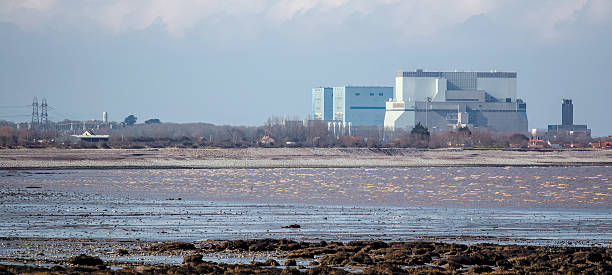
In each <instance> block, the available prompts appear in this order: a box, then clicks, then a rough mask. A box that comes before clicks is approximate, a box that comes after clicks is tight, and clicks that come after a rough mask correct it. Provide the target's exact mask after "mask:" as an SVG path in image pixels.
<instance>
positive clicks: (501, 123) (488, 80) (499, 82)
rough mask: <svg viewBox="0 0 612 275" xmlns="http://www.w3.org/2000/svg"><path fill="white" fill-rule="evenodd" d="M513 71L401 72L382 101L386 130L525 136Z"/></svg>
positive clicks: (522, 109) (524, 119)
mask: <svg viewBox="0 0 612 275" xmlns="http://www.w3.org/2000/svg"><path fill="white" fill-rule="evenodd" d="M516 75H517V74H516V72H498V71H490V72H464V71H453V72H450V71H447V72H443V71H435V72H434V71H424V70H421V69H419V70H415V71H401V72H398V73H397V74H396V76H395V92H394V95H393V98H392V99H389V100H388V101H387V102H386V103H385V116H384V117H385V118H384V127H385V130H390V131H393V130H396V129H398V128H403V129H411V128H412V127H414V126H415V125H416V124H418V123H420V124H421V125H423V126H425V127H427V128H428V129H429V130H430V131H432V132H436V131H448V130H452V129H456V128H459V127H470V128H486V129H489V130H493V131H497V132H517V133H527V131H528V130H527V129H528V121H527V104H526V103H525V102H524V101H523V100H521V99H519V98H517V83H516Z"/></svg>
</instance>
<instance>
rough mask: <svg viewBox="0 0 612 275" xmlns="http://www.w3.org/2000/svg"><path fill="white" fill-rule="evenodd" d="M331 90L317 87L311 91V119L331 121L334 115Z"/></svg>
mask: <svg viewBox="0 0 612 275" xmlns="http://www.w3.org/2000/svg"><path fill="white" fill-rule="evenodd" d="M333 91H334V89H333V88H326V87H319V88H314V89H312V112H311V114H312V119H313V120H332V119H333V113H334V109H333V108H334V105H333V104H334V103H333V101H334V97H333Z"/></svg>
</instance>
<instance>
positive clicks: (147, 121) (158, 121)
mask: <svg viewBox="0 0 612 275" xmlns="http://www.w3.org/2000/svg"><path fill="white" fill-rule="evenodd" d="M145 123H146V124H154V123H161V121H160V120H159V118H152V119H147V120H145Z"/></svg>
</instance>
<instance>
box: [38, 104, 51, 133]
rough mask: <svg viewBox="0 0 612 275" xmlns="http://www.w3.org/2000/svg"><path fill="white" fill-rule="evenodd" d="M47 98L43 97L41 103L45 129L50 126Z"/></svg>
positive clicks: (42, 122) (41, 114) (41, 121)
mask: <svg viewBox="0 0 612 275" xmlns="http://www.w3.org/2000/svg"><path fill="white" fill-rule="evenodd" d="M47 106H48V105H47V99H46V98H44V97H43V99H42V104H40V123H41V124H42V127H43V129H44V130H47V129H48V128H49V115H48V114H47Z"/></svg>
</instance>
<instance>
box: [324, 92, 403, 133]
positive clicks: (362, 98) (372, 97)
mask: <svg viewBox="0 0 612 275" xmlns="http://www.w3.org/2000/svg"><path fill="white" fill-rule="evenodd" d="M390 98H393V87H379V86H344V87H334V88H333V120H335V121H341V122H343V123H349V122H350V123H351V125H352V126H383V125H384V121H385V104H386V102H387V100H389V99H390Z"/></svg>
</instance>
